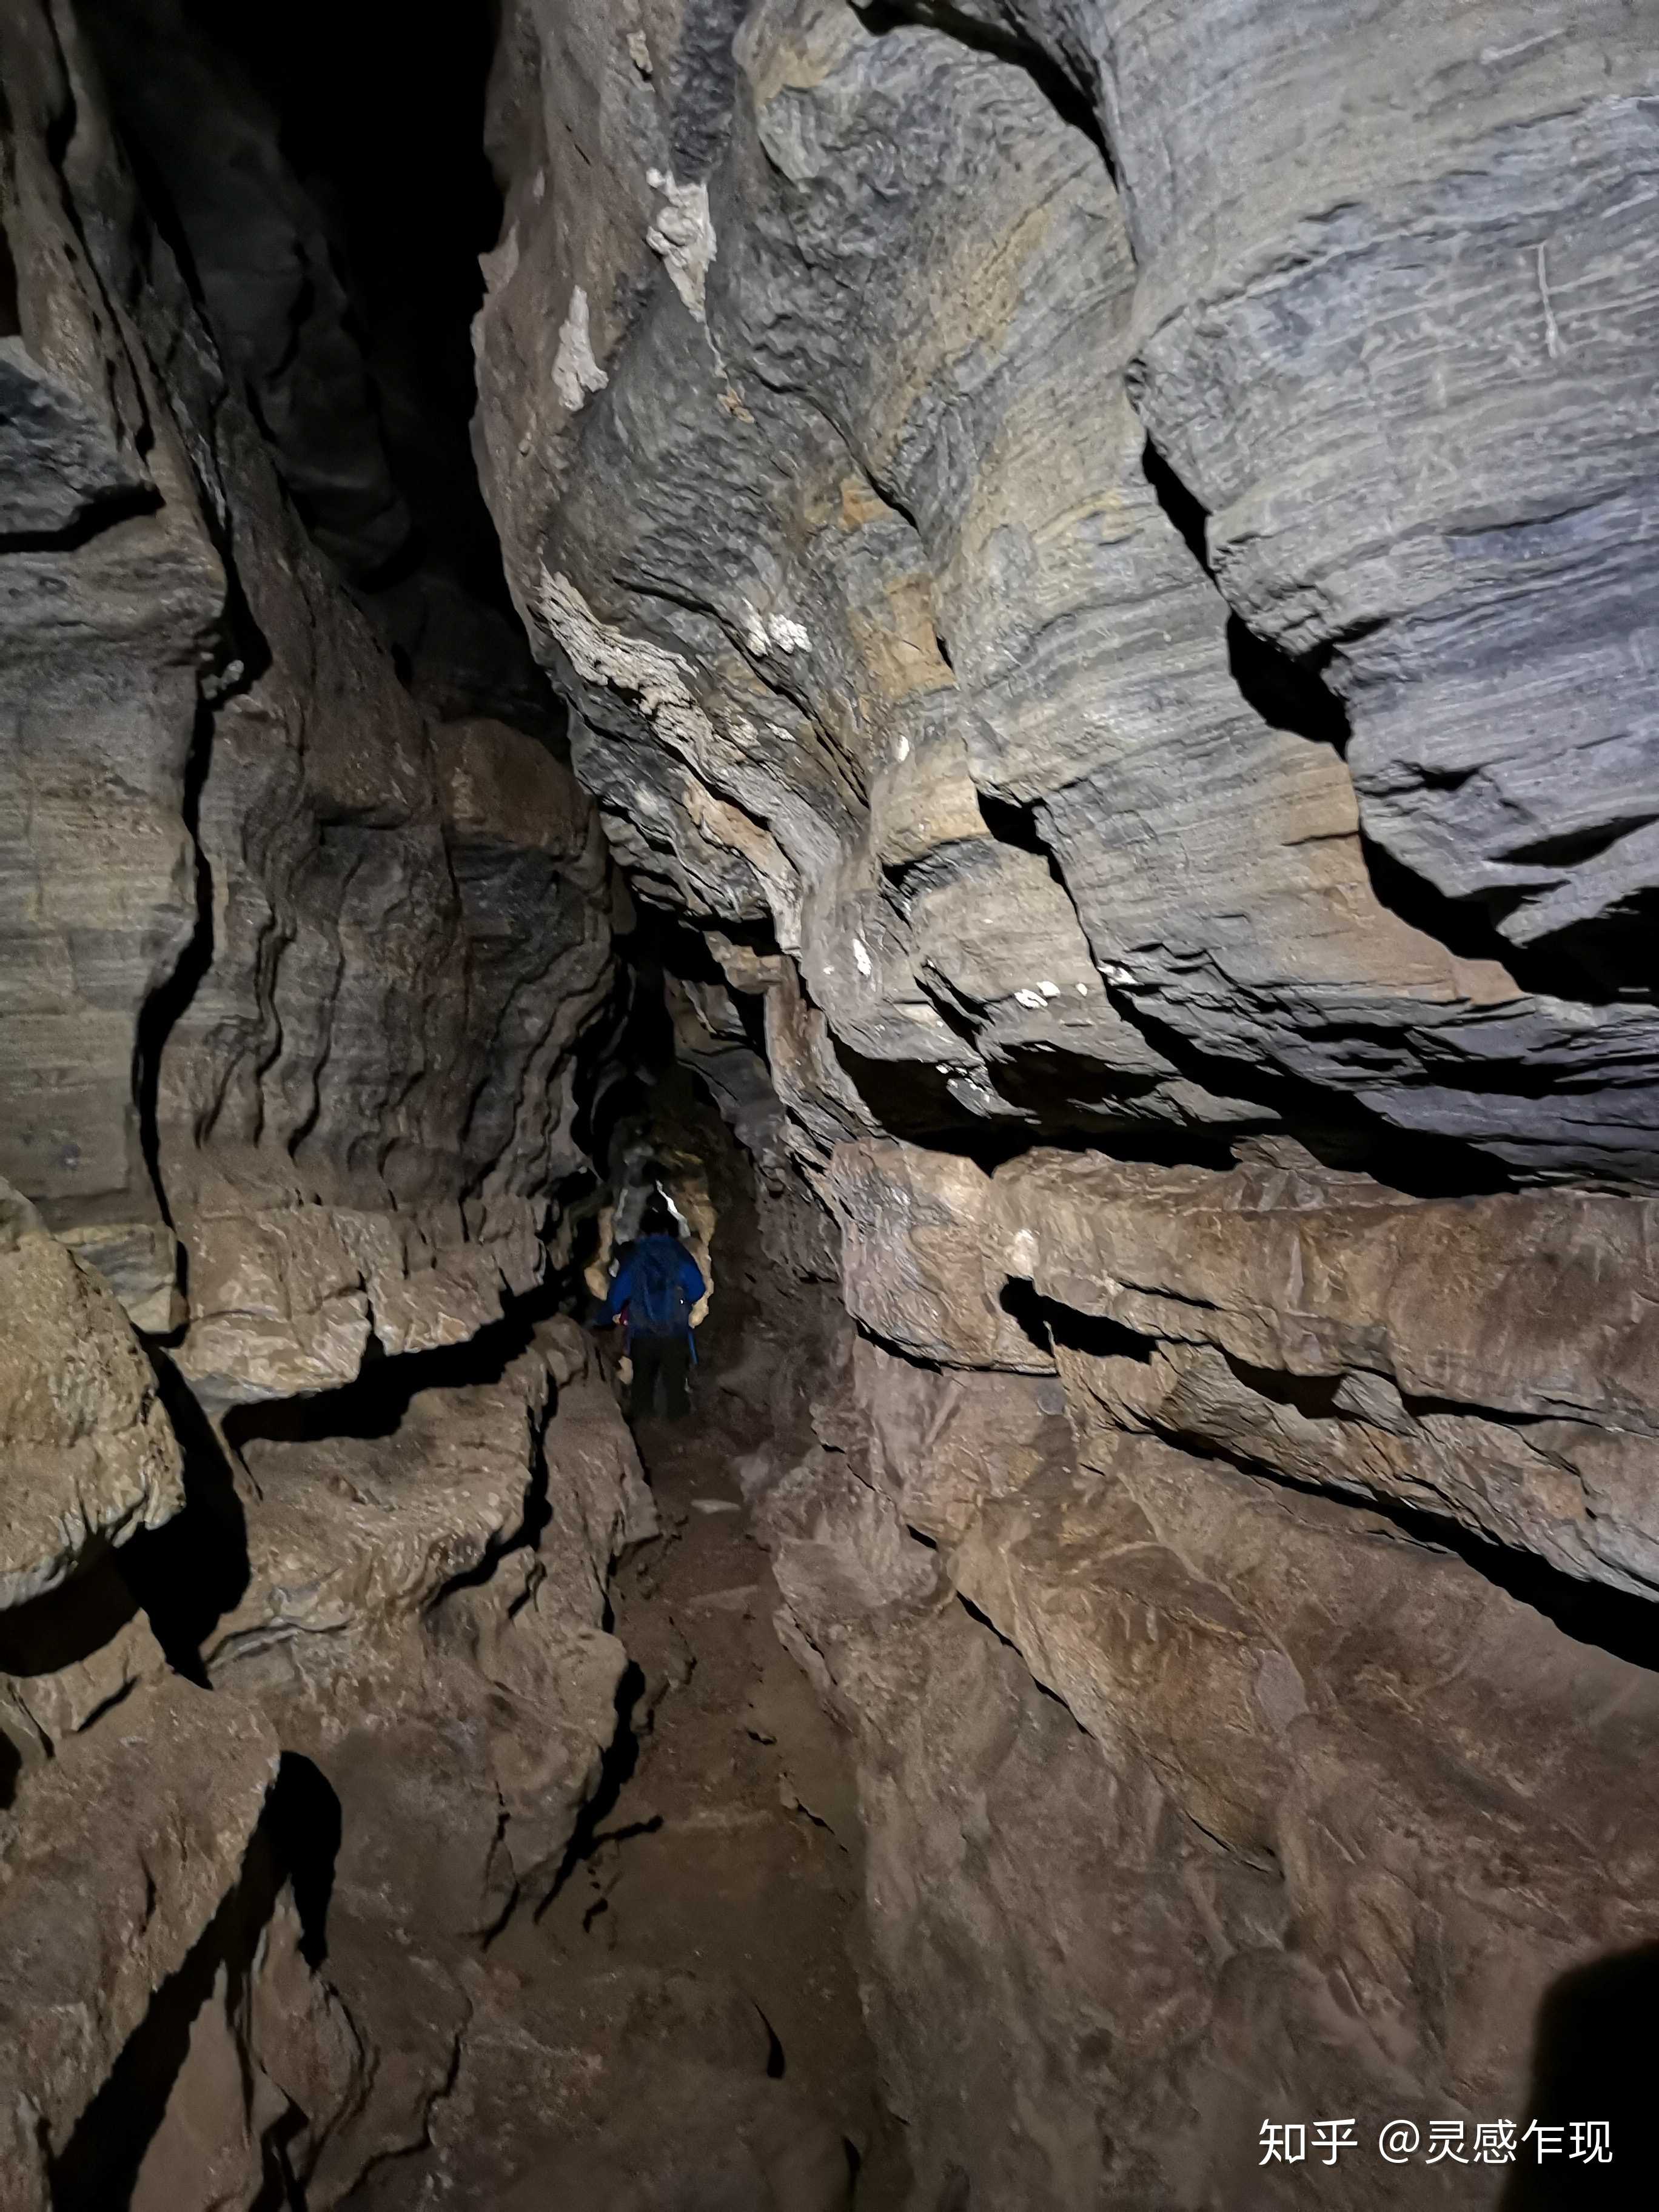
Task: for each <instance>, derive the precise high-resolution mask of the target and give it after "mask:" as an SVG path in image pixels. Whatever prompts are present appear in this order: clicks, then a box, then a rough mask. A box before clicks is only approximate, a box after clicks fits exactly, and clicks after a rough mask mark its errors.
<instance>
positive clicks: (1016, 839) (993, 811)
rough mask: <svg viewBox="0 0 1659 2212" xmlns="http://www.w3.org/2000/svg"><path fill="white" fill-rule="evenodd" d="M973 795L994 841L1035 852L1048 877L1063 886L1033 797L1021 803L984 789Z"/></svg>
mask: <svg viewBox="0 0 1659 2212" xmlns="http://www.w3.org/2000/svg"><path fill="white" fill-rule="evenodd" d="M974 796H975V799H977V800H978V802H979V818H980V820H981V822H982V823H984V824H985V826H986V828H987V829H988V830H989V831H990V833H991V835H992V836H994V838H995V839H996V841H997V842H998V844H999V845H1012V846H1013V847H1014V848H1015V849H1016V850H1017V851H1018V852H1021V853H1031V854H1036V857H1037V859H1039V860H1043V861H1046V862H1047V864H1048V874H1049V876H1050V878H1051V879H1052V880H1053V881H1054V882H1055V883H1057V884H1059V885H1060V889H1061V890H1065V889H1066V878H1065V877H1064V876H1062V875H1061V873H1060V863H1059V861H1058V860H1056V859H1055V858H1054V849H1053V848H1052V847H1051V846H1050V845H1049V844H1048V841H1047V839H1046V838H1045V837H1044V836H1043V834H1042V820H1041V817H1040V816H1039V814H1038V811H1037V808H1036V803H1035V801H1031V802H1027V803H1022V802H1020V801H1019V800H1017V799H998V798H996V797H994V795H993V794H992V793H990V792H988V791H979V792H975V794H974ZM1069 896H1070V894H1069V893H1067V897H1068V898H1069Z"/></svg>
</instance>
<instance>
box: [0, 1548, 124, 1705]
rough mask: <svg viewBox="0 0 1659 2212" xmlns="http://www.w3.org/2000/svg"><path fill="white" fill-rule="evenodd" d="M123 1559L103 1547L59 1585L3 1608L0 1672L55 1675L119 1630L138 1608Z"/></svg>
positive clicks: (95, 1649)
mask: <svg viewBox="0 0 1659 2212" xmlns="http://www.w3.org/2000/svg"><path fill="white" fill-rule="evenodd" d="M119 1561H120V1554H119V1553H115V1552H112V1551H108V1550H106V1551H103V1552H100V1553H99V1554H98V1555H97V1557H96V1558H94V1559H88V1561H86V1562H85V1563H84V1564H83V1565H82V1566H81V1567H79V1568H78V1569H77V1570H76V1572H75V1573H74V1574H72V1575H71V1576H70V1577H69V1579H68V1580H67V1581H66V1582H62V1583H58V1586H57V1588H56V1589H49V1590H46V1591H44V1592H42V1594H41V1595H40V1596H39V1597H34V1598H30V1599H29V1600H28V1601H27V1604H24V1605H16V1606H13V1607H10V1609H9V1611H7V1612H3V1613H0V1674H21V1675H30V1674H56V1673H57V1672H58V1669H59V1668H63V1667H72V1666H74V1665H75V1664H76V1662H77V1661H79V1660H82V1659H88V1658H90V1657H91V1656H92V1654H93V1653H94V1651H97V1650H101V1649H102V1648H103V1646H104V1645H105V1644H107V1643H108V1642H109V1641H110V1639H111V1638H112V1637H114V1636H117V1635H118V1634H119V1632H121V1630H122V1629H124V1628H125V1626H126V1625H127V1623H128V1622H129V1621H130V1620H132V1619H133V1618H134V1617H135V1616H136V1614H137V1611H138V1601H137V1598H136V1597H134V1595H133V1594H132V1591H131V1588H130V1587H129V1585H128V1583H127V1581H126V1579H125V1576H124V1575H123V1574H122V1571H121V1567H120V1564H119Z"/></svg>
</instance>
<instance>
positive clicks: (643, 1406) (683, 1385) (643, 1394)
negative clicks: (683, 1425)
mask: <svg viewBox="0 0 1659 2212" xmlns="http://www.w3.org/2000/svg"><path fill="white" fill-rule="evenodd" d="M628 1356H629V1358H630V1359H631V1360H632V1361H633V1363H634V1380H633V1381H632V1383H629V1387H628V1418H629V1420H630V1421H642V1420H644V1419H645V1418H646V1416H647V1414H649V1413H652V1412H653V1410H654V1408H655V1405H656V1398H657V1377H658V1376H659V1375H660V1376H661V1377H662V1391H663V1400H664V1404H665V1410H666V1412H667V1414H668V1418H669V1419H670V1420H671V1421H677V1420H678V1419H679V1418H680V1416H681V1415H682V1414H683V1413H690V1410H691V1393H690V1389H689V1387H688V1386H689V1384H690V1379H691V1340H690V1338H689V1337H688V1336H685V1335H683V1334H681V1335H675V1336H636V1337H635V1339H634V1341H633V1342H632V1343H631V1344H630V1345H629V1347H628Z"/></svg>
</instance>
